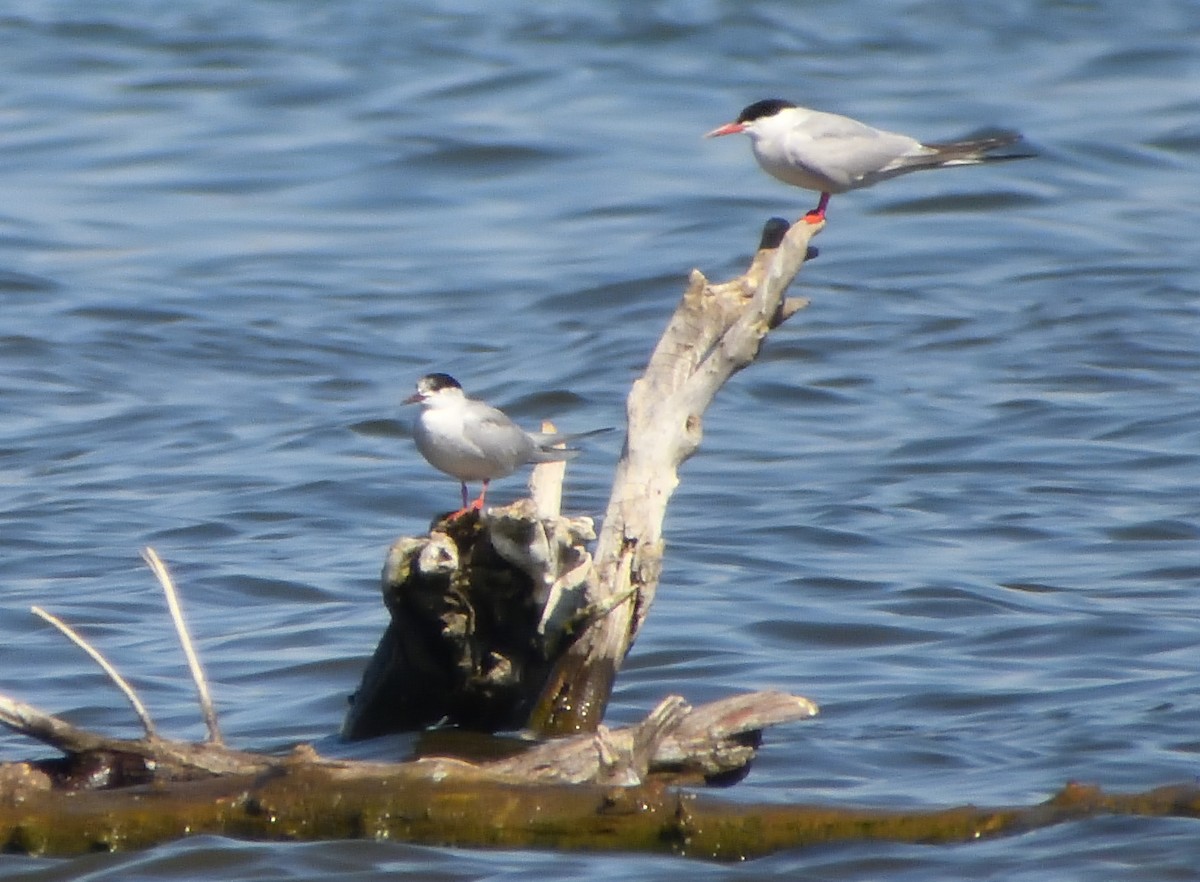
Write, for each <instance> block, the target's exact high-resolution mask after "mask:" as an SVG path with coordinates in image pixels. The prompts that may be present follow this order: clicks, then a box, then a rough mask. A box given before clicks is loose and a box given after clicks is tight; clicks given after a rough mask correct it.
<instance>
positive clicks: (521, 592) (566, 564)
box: [343, 219, 823, 738]
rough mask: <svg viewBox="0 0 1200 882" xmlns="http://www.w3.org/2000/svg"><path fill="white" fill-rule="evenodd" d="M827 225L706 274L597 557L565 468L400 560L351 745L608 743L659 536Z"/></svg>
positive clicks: (400, 547) (643, 407)
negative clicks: (469, 732)
mask: <svg viewBox="0 0 1200 882" xmlns="http://www.w3.org/2000/svg"><path fill="white" fill-rule="evenodd" d="M822 227H823V225H821V224H810V223H806V222H803V221H801V222H799V223H797V224H795V225H793V226H791V227H790V228H789V226H788V224H787V223H786V222H784V221H781V220H778V219H772V220H771V221H769V222H768V223H767V225H766V228H765V229H764V232H763V237H762V241H761V242H760V244H759V248H758V250H757V252H756V253H755V255H754V257H753V259H752V260H751V262H750V266H749V267H748V269H747V270H746V272H745V273H743V274H742V275H741V276H739V277H738V278H736V279H733V280H732V281H729V282H724V283H719V284H714V283H710V282H709V281H708V280H707V279H706V278H705V277H704V276H703V275H702V274H701V273H700V272H699V271H693V272H692V276H691V279H690V281H689V285H688V289H687V291H686V292H685V294H684V296H683V299H682V301H681V302H680V304H679V306H678V307H677V308H676V310H675V313H674V315H673V316H672V318H671V320H670V322H669V323H668V325H667V328H666V330H665V332H664V333H663V335H662V338H661V339H660V340H659V342H658V345H657V346H656V347H655V349H654V352H653V354H652V355H651V357H650V361H649V364H648V365H647V368H646V372H645V374H644V375H643V376H642V377H641V378H639V379H638V380H637V381H636V382H635V383H634V385H633V389H632V391H631V392H630V395H629V400H628V405H627V417H628V433H627V435H626V439H625V445H624V449H623V451H622V456H621V459H620V461H619V463H618V464H617V470H616V475H615V477H614V480H613V488H612V493H611V496H610V499H609V503H608V507H607V510H606V513H605V516H604V522H603V528H602V531H601V534H600V537H599V542H598V543H597V547H596V553H595V559H594V560H593V557H592V555H591V554H590V553H589V551H588V548H587V543H588V542H590V541H591V540H592V539H594V538H595V533H594V530H593V526H592V522H591V520H590V519H587V518H576V519H568V518H563V517H561V516H559V515H558V500H559V498H560V492H561V479H562V478H561V476H562V470H563V465H562V464H561V463H547V464H543V465H540V466H538V467H537V468H536V469H535V470H534V478H533V482H534V485H535V488H536V489H535V492H534V500H533V501H531V500H521V501H518V502H516V503H513V504H512V505H510V506H507V507H504V508H500V509H490V510H488V511H486V512H484V513H483V514H482V515H479V516H476V515H474V514H469V515H465V516H463V517H461V518H458V519H456V520H448V519H441V520H439V521H436V522H435V523H434V525H433V527H432V529H431V530H430V533H429V535H428V536H427V537H422V538H402V539H399V540H397V541H396V543H395V544H394V545H393V546H392V548H391V550H390V551H389V553H388V556H387V562H386V564H385V566H384V574H383V594H384V602H385V603H386V605H387V607H388V611H389V612H390V613H391V617H392V620H391V624H390V625H389V626H388V629H387V632H386V633H385V634H384V637H383V639H382V640H381V642H380V644H379V646H378V648H377V649H376V651H375V654H374V657H373V658H372V659H371V662H370V664H369V665H368V668H367V670H366V671H365V673H364V675H363V680H362V685H361V686H360V688H359V689H358V691H357V692H356V693H355V695H354V697H353V698H352V703H351V708H350V711H349V713H348V715H347V717H346V721H345V724H344V726H343V734H344V735H345V736H346V737H347V738H365V737H370V736H373V735H380V734H384V733H387V732H394V731H402V730H410V729H415V728H421V727H424V726H428V725H430V724H433V723H437V722H440V721H445V722H448V723H452V724H456V725H460V726H464V727H469V728H478V729H484V730H488V731H496V730H500V729H514V728H521V727H524V728H527V729H529V730H531V731H532V732H533V733H535V734H537V735H542V736H545V735H561V734H569V733H574V732H590V731H595V729H596V728H597V726H599V724H600V720H601V719H602V718H603V715H604V711H605V708H606V707H607V704H608V699H609V696H610V694H611V692H612V686H613V681H614V679H615V678H616V675H617V671H618V670H619V669H620V666H621V663H622V661H623V660H624V658H625V655H626V654H627V653H628V651H629V649H630V647H631V646H632V645H633V641H634V639H635V638H636V636H637V633H638V630H639V629H640V628H641V625H642V623H643V621H644V620H645V618H646V615H647V613H648V612H649V610H650V606H651V604H652V603H653V601H654V594H655V591H656V589H657V586H658V579H659V573H660V571H661V569H662V559H663V551H664V543H663V538H662V524H663V519H664V517H665V515H666V508H667V504H668V502H669V500H670V497H671V494H672V493H673V492H674V490H675V487H676V486H677V485H678V483H679V478H678V468H679V465H680V464H681V463H682V462H683V461H684V460H686V459H687V458H688V457H689V456H691V455H692V454H693V453H694V452H695V451H696V450H697V448H698V447H699V445H700V439H701V435H702V424H703V416H704V411H705V410H706V409H707V407H708V405H709V404H710V403H711V402H712V400H713V398H714V397H715V396H716V394H717V392H718V391H719V390H720V388H721V386H723V385H724V383H725V381H726V380H728V379H729V377H730V376H732V375H733V374H734V373H735V372H736V371H738V370H741V369H742V368H743V367H745V366H747V365H748V364H750V363H751V362H752V361H753V360H754V358H755V357H756V356H757V354H758V351H759V348H760V347H761V345H762V342H763V340H764V339H765V337H766V335H767V334H768V333H769V332H770V331H771V330H772V329H773V328H775V327H777V326H778V325H779V324H781V323H782V322H784V321H785V320H786V319H787V318H789V317H790V316H791V315H793V314H794V313H795V312H796V311H797V310H799V309H801V308H802V307H804V306H805V305H807V301H804V300H799V299H788V298H785V296H784V292H785V291H786V289H787V287H788V285H790V284H791V282H792V279H793V278H794V277H795V275H796V273H797V272H798V271H799V269H800V267H801V265H802V264H803V262H804V260H805V259H806V258H807V257H808V256H809V255H810V248H809V241H810V240H811V238H812V237H813V236H814V235H815V234H816V233H817V232H818V231H819V230H820V229H822Z"/></svg>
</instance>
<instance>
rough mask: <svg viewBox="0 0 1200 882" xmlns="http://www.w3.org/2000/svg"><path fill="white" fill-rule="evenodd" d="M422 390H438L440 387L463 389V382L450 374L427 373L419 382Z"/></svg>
mask: <svg viewBox="0 0 1200 882" xmlns="http://www.w3.org/2000/svg"><path fill="white" fill-rule="evenodd" d="M417 388H419V389H420V390H421V391H422V392H437V391H438V390H440V389H461V388H462V384H461V383H459V382H458V380H456V379H454V377H452V376H450V375H449V374H426V375H425V376H423V377H421V380H420V382H418V383H417Z"/></svg>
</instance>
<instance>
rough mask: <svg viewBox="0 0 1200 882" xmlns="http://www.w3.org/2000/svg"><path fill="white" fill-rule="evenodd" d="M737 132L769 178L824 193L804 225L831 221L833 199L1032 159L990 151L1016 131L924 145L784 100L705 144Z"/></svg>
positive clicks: (1016, 138)
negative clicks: (945, 172)
mask: <svg viewBox="0 0 1200 882" xmlns="http://www.w3.org/2000/svg"><path fill="white" fill-rule="evenodd" d="M738 132H745V133H746V134H747V135H749V136H750V146H751V149H753V150H754V158H755V159H757V160H758V164H759V165H760V166H762V169H763V171H765V172H766V173H767V174H769V175H771V176H772V177H775V178H778V179H779V180H781V181H783V182H784V183H785V184H791V185H792V186H794V187H803V188H804V189H805V190H815V191H817V192H818V193H820V194H821V199H820V201H819V202H818V203H817V207H816V208H814V209H813V210H812V211H810V212H809V213H808V214H807V215H805V220H807V221H808V222H809V223H814V224H815V223H819V222H821V221H823V220H825V208H826V206H827V205H829V197H830V196H831V195H832V194H834V193H845V192H846V191H847V190H857V189H859V188H861V187H870V186H871V185H872V184H878V183H879V182H880V181H886V180H887V179H888V178H894V177H896V176H897V175H904V174H908V173H909V172H914V171H920V170H921V169H926V168H946V167H947V166H951V165H979V164H980V163H984V162H997V161H1000V160H1006V159H1028V158H1029V157H1031V156H1033V154H1032V153H1000V154H997V153H993V152H992V151H994V150H999V149H1001V148H1004V147H1011V146H1012V145H1014V144H1016V143H1018V142H1020V140H1021V135H1020V133H1018V132H1008V131H994V132H991V133H990V134H988V135H987V136H984V137H978V138H969V139H966V140H963V141H947V142H944V143H939V144H922V143H921V142H920V141H918V140H917V139H916V138H910V137H909V136H908V135H901V134H897V133H896V132H886V131H884V130H883V129H875V128H872V127H871V126H869V125H867V124H866V123H861V122H859V121H858V120H855V119H850V117H848V116H838V115H837V114H836V113H824V112H822V111H820V110H809V109H808V108H807V107H797V106H796V105H795V104H793V103H792V102H790V101H783V100H781V99H779V98H768V99H766V100H764V101H755V102H754V103H753V104H751V105H750V106H749V107H746V108H745V109H743V110H742V112H741V113H739V114H738V118H737V119H736V120H734V121H733V122H731V123H726V124H725V125H723V126H719V127H718V128H715V129H713V130H712V131H711V132H709V133H708V134H707V135H705V137H706V138H716V137H718V136H720V135H734V134H737V133H738Z"/></svg>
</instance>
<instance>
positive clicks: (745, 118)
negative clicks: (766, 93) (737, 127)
mask: <svg viewBox="0 0 1200 882" xmlns="http://www.w3.org/2000/svg"><path fill="white" fill-rule="evenodd" d="M795 106H796V105H795V104H793V103H792V102H791V101H784V100H783V99H782V98H764V99H763V100H762V101H755V102H754V103H753V104H751V105H749V106H748V107H745V108H743V110H742V112H741V113H739V114H738V118H737V121H738V122H739V123H748V122H754V120H756V119H763V118H764V117H768V116H774V115H775V114H777V113H779V111H781V110H785V109H787V108H789V107H795Z"/></svg>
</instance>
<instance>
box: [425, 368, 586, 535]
mask: <svg viewBox="0 0 1200 882" xmlns="http://www.w3.org/2000/svg"><path fill="white" fill-rule="evenodd" d="M404 403H405V404H420V405H421V413H420V415H419V416H418V417H417V419H416V422H415V423H414V425H413V441H415V442H416V445H417V450H419V451H420V452H421V455H422V456H423V457H425V459H426V461H427V462H428V463H429V464H430V465H431V466H433V467H434V468H435V469H438V470H439V471H442V472H445V473H446V474H448V475H451V476H452V477H455V478H457V479H458V480H459V481H460V482H461V483H462V499H463V508H462V510H463V511H467V510H470V509H476V510H477V509H480V508H482V507H483V500H484V496H486V494H487V489H488V484H489V483H490V482H491V480H492V479H493V478H503V477H505V476H506V475H511V474H512V473H513V472H514V471H516V470H517V469H518V468H520V467H521V466H523V465H526V464H528V463H537V462H555V461H557V460H563V459H570V458H571V457H573V456H576V455H578V454H579V449H578V448H571V447H555V446H554V445H556V444H562V443H565V442H570V441H573V440H575V439H577V438H583V437H586V436H588V435H595V434H597V433H599V432H607V431H609V429H595V430H593V431H591V432H578V433H561V432H556V433H547V432H527V431H525V430H524V429H522V428H521V427H520V426H518V425H517V424H516V423H514V422H513V421H512V420H511V419H509V418H508V416H507V415H506V414H505V413H504V412H503V411H501V410H499V409H497V408H495V407H492V406H491V405H490V404H488V403H486V402H484V401H479V400H477V399H474V398H469V397H467V395H466V393H465V392H464V391H463V388H462V386H461V385H460V384H459V382H458V381H457V380H456V379H454V378H453V377H452V376H450V375H449V374H442V373H435V374H428V375H426V376H424V377H422V378H421V379H420V380H418V381H417V391H416V392H415V393H413V394H412V395H411V396H409V397H408V398H406V399H405V401H404ZM469 481H481V482H483V489H482V491H481V492H480V494H479V498H478V499H476V500H475V501H474V502H472V503H470V504H468V493H467V482H469Z"/></svg>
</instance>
